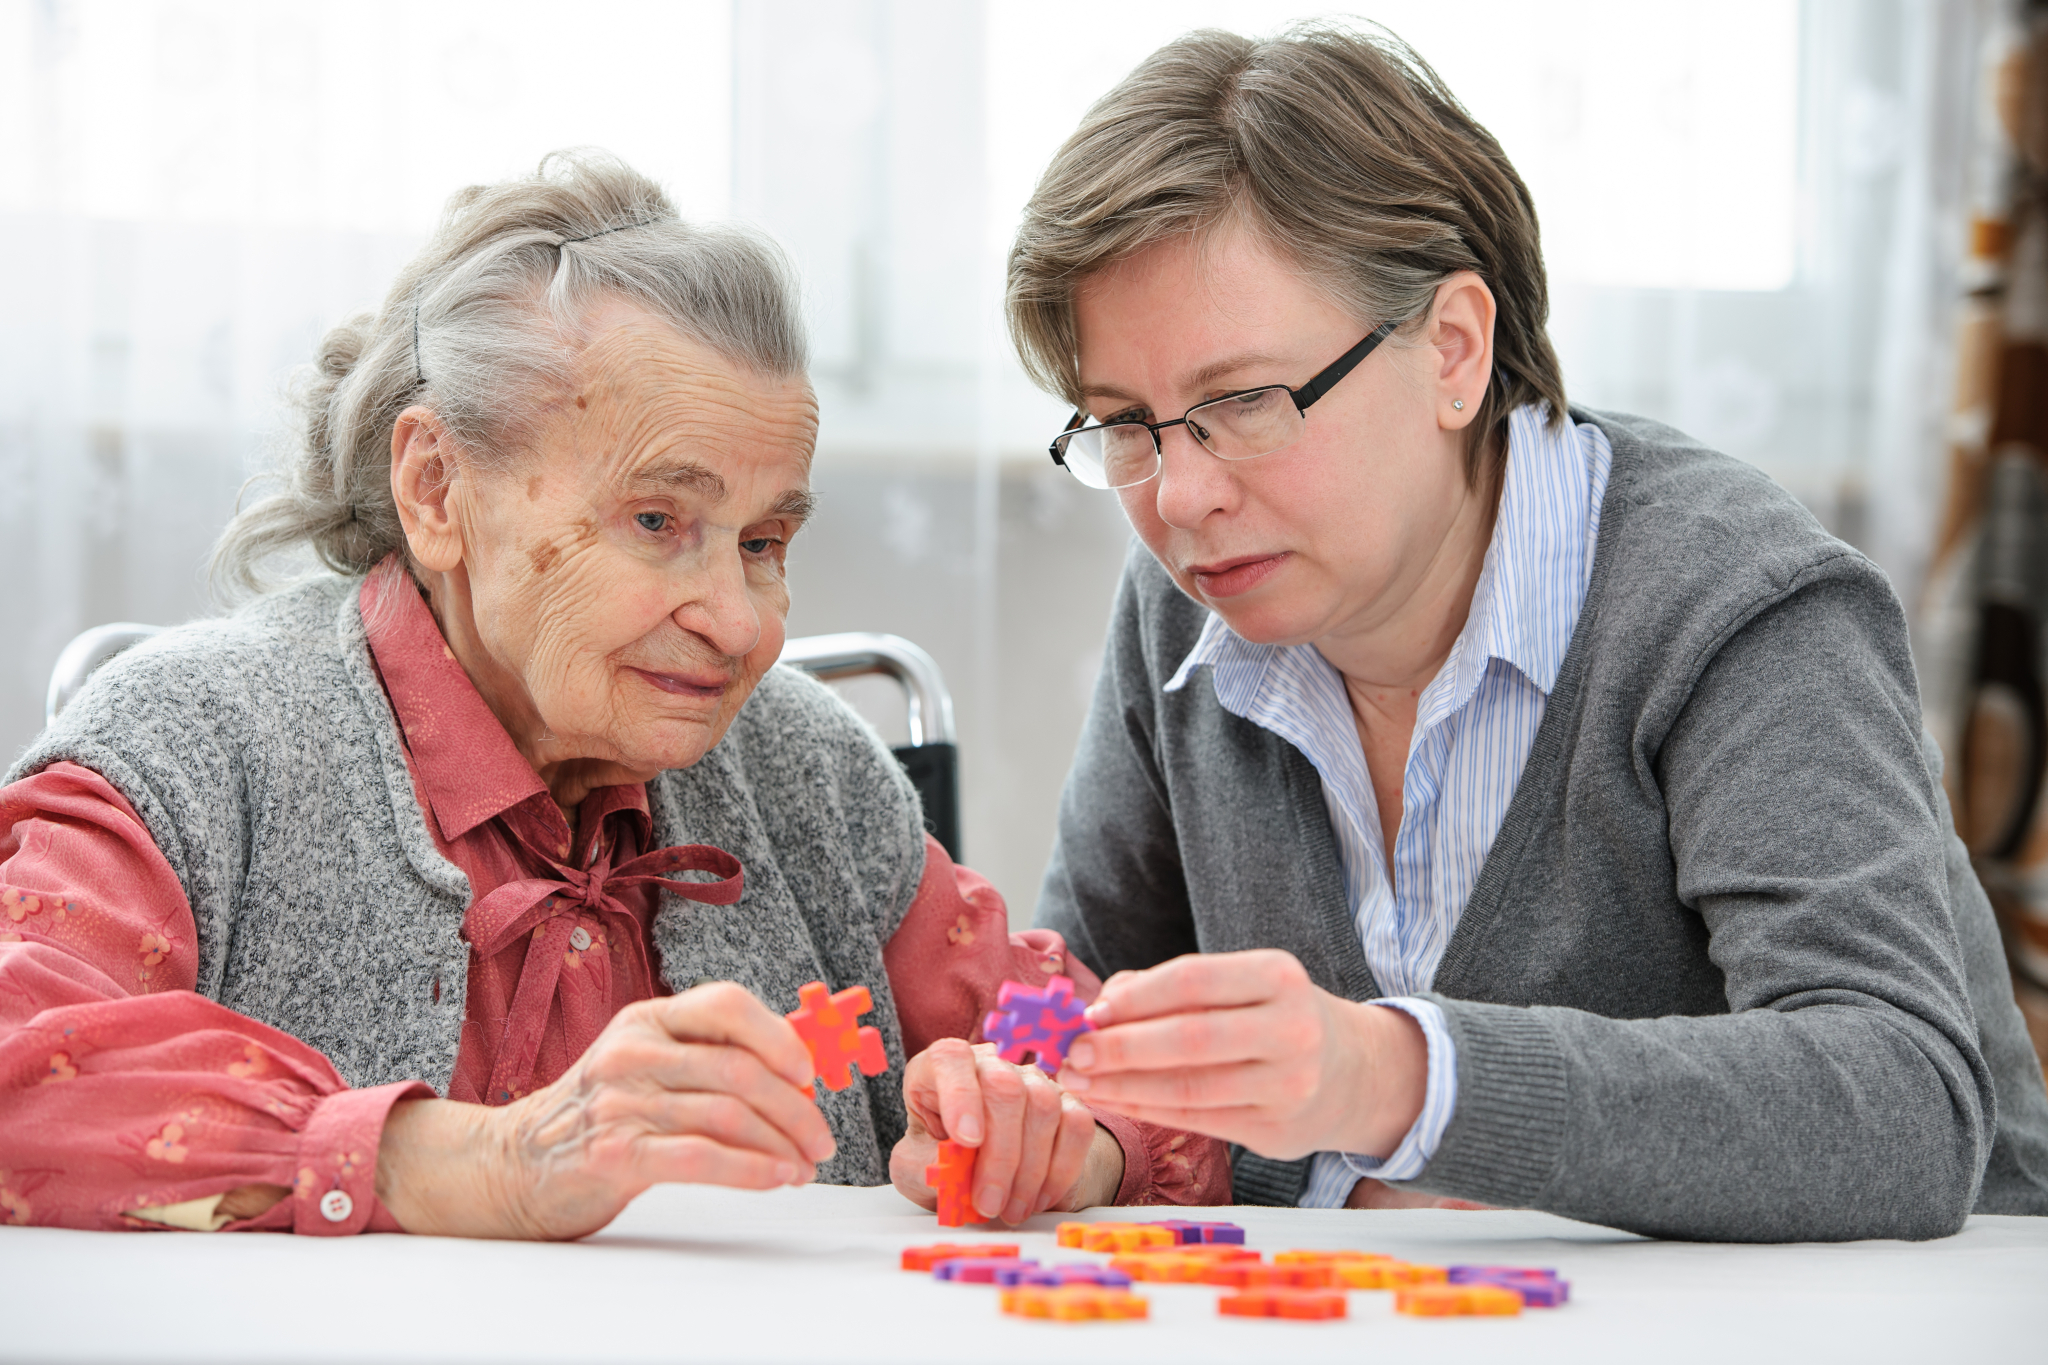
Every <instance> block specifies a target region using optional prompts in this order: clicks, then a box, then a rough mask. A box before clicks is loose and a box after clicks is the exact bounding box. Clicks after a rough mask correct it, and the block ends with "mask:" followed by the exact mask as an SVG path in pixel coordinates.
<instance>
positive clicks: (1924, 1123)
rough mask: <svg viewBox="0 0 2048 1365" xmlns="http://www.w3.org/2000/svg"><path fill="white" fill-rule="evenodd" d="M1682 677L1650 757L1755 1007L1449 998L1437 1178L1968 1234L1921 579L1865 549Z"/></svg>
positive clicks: (1621, 1204) (1820, 1236)
mask: <svg viewBox="0 0 2048 1365" xmlns="http://www.w3.org/2000/svg"><path fill="white" fill-rule="evenodd" d="M1678 676H1679V677H1681V678H1688V679H1690V680H1691V681H1690V690H1689V692H1687V693H1685V694H1684V695H1683V696H1681V697H1679V698H1678V699H1677V700H1676V701H1675V702H1674V703H1673V705H1674V707H1675V710H1674V711H1673V712H1672V715H1673V719H1672V720H1671V722H1670V725H1669V728H1668V730H1662V731H1661V732H1656V733H1650V732H1651V731H1652V730H1653V729H1654V727H1652V726H1650V725H1648V724H1647V723H1646V724H1645V726H1644V727H1642V728H1641V729H1639V731H1638V767H1637V771H1638V773H1639V775H1640V780H1641V781H1643V782H1644V783H1646V784H1649V783H1654V784H1655V787H1656V789H1657V790H1658V791H1659V792H1660V793H1661V799H1662V801H1663V803H1664V807H1665V809H1666V811H1667V813H1668V827H1669V834H1670V856H1671V859H1672V871H1673V877H1674V885H1675V888H1676V891H1677V895H1678V897H1679V899H1680V901H1681V902H1682V903H1683V904H1684V905H1685V906H1687V907H1688V908H1690V909H1691V910H1692V911H1693V912H1694V913H1696V914H1697V915H1698V916H1699V919H1700V922H1701V925H1702V928H1703V930H1704V933H1705V935H1706V939H1707V955H1708V957H1709V958H1710V959H1711V961H1712V962H1713V963H1714V964H1715V966H1717V967H1718V968H1719V969H1720V971H1721V972H1722V974H1723V976H1724V978H1725V982H1726V996H1727V1004H1728V1010H1729V1012H1728V1013H1727V1014H1723V1015H1710V1016H1705V1017H1689V1016H1668V1017H1663V1018H1652V1019H1615V1018H1606V1017H1603V1016H1600V1015H1597V1014H1593V1013H1590V1012H1587V1011H1583V1010H1577V1009H1570V1008H1562V1007H1517V1006H1510V1005H1501V1004H1485V1003H1478V1002H1473V1001H1460V1000H1452V999H1448V998H1445V997H1441V996H1433V997H1431V998H1432V999H1436V1000H1437V1001H1438V1003H1439V1004H1440V1006H1441V1007H1442V1009H1443V1011H1444V1014H1445V1018H1446V1020H1447V1022H1448V1024H1449V1027H1450V1031H1451V1034H1452V1036H1453V1038H1454V1039H1455V1041H1456V1045H1457V1054H1458V1098H1457V1113H1456V1116H1455V1117H1454V1118H1453V1119H1452V1121H1451V1123H1450V1125H1449V1127H1448V1128H1447V1130H1446V1132H1445V1135H1444V1140H1443V1143H1442V1145H1441V1147H1440V1148H1439V1149H1438V1151H1437V1154H1436V1156H1435V1158H1434V1159H1433V1160H1432V1161H1431V1162H1430V1163H1429V1165H1428V1166H1427V1167H1426V1168H1425V1170H1424V1171H1423V1173H1422V1175H1421V1177H1420V1178H1419V1179H1418V1180H1417V1181H1416V1184H1417V1185H1419V1186H1420V1187H1422V1188H1424V1189H1426V1190H1430V1191H1433V1192H1438V1193H1444V1194H1452V1195H1458V1196H1462V1197H1465V1198H1470V1199H1476V1200H1480V1201H1483V1202H1486V1203H1490V1204H1513V1205H1532V1206H1535V1207H1538V1208H1542V1209H1546V1210H1549V1211H1551V1212H1555V1213H1560V1214H1564V1215H1566V1216H1568V1217H1572V1218H1578V1219H1583V1220H1586V1221H1589V1222H1595V1223H1604V1224H1608V1225H1612V1226H1619V1227H1625V1228H1628V1229H1630V1230H1633V1231H1637V1232H1642V1233H1648V1234H1651V1235H1657V1236H1669V1237H1692V1238H1706V1239H1725V1240H1743V1241H1781V1240H1833V1239H1852V1238H1869V1237H1902V1238H1927V1237H1938V1236H1943V1235H1946V1234H1948V1233H1952V1232H1954V1231H1956V1230H1957V1228H1958V1227H1960V1226H1961V1224H1962V1221H1963V1219H1964V1217H1965V1216H1966V1215H1967V1214H1968V1213H1969V1211H1970V1207H1971V1204H1972V1201H1973V1200H1974V1198H1975V1196H1976V1190H1977V1185H1978V1181H1979V1178H1980V1176H1981V1175H1982V1172H1983V1170H1984V1164H1985V1159H1986V1155H1987V1153H1988V1151H1989V1150H1990V1147H1991V1142H1992V1133H1993V1127H1994V1104H1993V1092H1992V1082H1991V1076H1990V1073H1989V1071H1988V1069H1987V1067H1986V1065H1985V1062H1984V1058H1983V1057H1982V1055H1981V1054H1980V1051H1979V1048H1978V1042H1977V1030H1976V1026H1975V1022H1974V1019H1973V1016H1972V1013H1971V1008H1970V1003H1969V999H1968V997H1967V994H1966V990H1965V982H1964V970H1963V962H1962V958H1961V952H1960V949H1959V947H1958V943H1957V936H1956V929H1955V925H1954V922H1953V919H1952V918H1951V914H1950V909H1949V905H1948V899H1947V895H1948V893H1947V882H1946V869H1945V864H1944V853H1945V835H1946V833H1947V830H1946V828H1945V824H1946V821H1945V819H1944V818H1943V811H1942V810H1941V806H1940V801H1939V796H1938V793H1937V791H1936V789H1935V787H1934V783H1933V779H1932V777H1931V775H1930V773H1929V770H1928V767H1927V764H1926V762H1925V761H1924V759H1923V756H1922V753H1921V748H1920V734H1921V724H1920V713H1919V699H1918V694H1917V690H1916V687H1915V684H1914V680H1913V674H1912V661H1911V657H1910V654H1909V653H1908V651H1907V647H1906V633H1905V622H1904V619H1903V616H1902V614H1901V612H1900V610H1899V608H1898V604H1897V600H1896V598H1894V597H1893V596H1892V594H1891V593H1890V591H1889V589H1888V587H1887V586H1886V585H1885V584H1884V583H1883V580H1882V577H1881V576H1880V575H1879V574H1878V573H1877V571H1876V569H1875V568H1873V567H1871V566H1870V565H1869V564H1868V563H1867V562H1866V561H1863V560H1861V558H1860V557H1859V556H1853V555H1849V554H1846V553H1844V554H1841V555H1839V556H1837V557H1835V558H1833V559H1831V560H1827V561H1823V562H1821V563H1819V564H1816V565H1813V566H1811V567H1809V568H1808V569H1806V570H1805V571H1804V572H1803V573H1801V574H1799V575H1798V576H1797V577H1796V578H1794V579H1793V580H1792V581H1791V582H1789V583H1788V584H1787V585H1786V586H1785V587H1784V588H1783V590H1782V591H1781V592H1779V593H1778V594H1776V595H1774V596H1772V597H1770V598H1769V599H1768V600H1765V601H1763V602H1760V603H1758V604H1757V605H1756V606H1755V607H1754V608H1753V609H1752V610H1751V611H1749V612H1748V613H1747V614H1746V615H1745V616H1744V617H1743V618H1742V619H1738V620H1736V621H1735V622H1733V623H1732V624H1731V625H1730V627H1729V628H1728V629H1727V630H1726V631H1725V632H1724V633H1723V634H1722V636H1721V637H1720V639H1719V640H1717V641H1716V642H1714V644H1713V645H1712V646H1711V648H1710V650H1709V657H1707V658H1705V659H1703V660H1701V661H1700V662H1699V664H1698V666H1697V668H1696V670H1684V669H1680V670H1678ZM1641 704H1642V706H1643V714H1644V715H1645V716H1651V715H1653V714H1654V713H1655V711H1656V709H1657V707H1658V705H1659V704H1660V703H1659V700H1658V699H1657V698H1655V697H1652V698H1649V699H1646V700H1644V701H1643V702H1642V703H1641ZM1646 734H1647V735H1648V737H1647V738H1646V737H1645V736H1646ZM1610 852H1611V856H1616V857H1623V856H1629V853H1628V850H1626V849H1614V850H1611V851H1610Z"/></svg>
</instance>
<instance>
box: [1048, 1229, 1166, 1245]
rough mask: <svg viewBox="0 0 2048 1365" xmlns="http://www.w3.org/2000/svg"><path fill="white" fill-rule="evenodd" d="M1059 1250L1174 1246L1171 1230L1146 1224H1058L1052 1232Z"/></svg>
mask: <svg viewBox="0 0 2048 1365" xmlns="http://www.w3.org/2000/svg"><path fill="white" fill-rule="evenodd" d="M1053 1232H1054V1234H1055V1235H1056V1237H1057V1238H1058V1241H1059V1244H1060V1245H1061V1246H1063V1247H1079V1248H1080V1249H1081V1250H1082V1251H1137V1250H1140V1249H1141V1248H1144V1247H1171V1246H1176V1245H1178V1243H1177V1242H1175V1240H1174V1236H1173V1232H1172V1230H1171V1229H1168V1228H1162V1227H1155V1226H1153V1225H1152V1224H1150V1223H1061V1224H1060V1225H1059V1226H1058V1227H1056V1228H1054V1229H1053Z"/></svg>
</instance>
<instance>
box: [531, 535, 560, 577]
mask: <svg viewBox="0 0 2048 1365" xmlns="http://www.w3.org/2000/svg"><path fill="white" fill-rule="evenodd" d="M528 557H529V558H530V559H531V560H532V561H533V571H534V572H535V573H537V574H544V573H546V572H548V571H549V570H550V569H552V568H554V567H555V565H556V564H558V563H560V562H561V559H562V547H561V546H559V545H556V544H554V543H553V542H551V541H542V542H541V543H540V544H538V545H536V546H534V547H533V549H532V550H531V551H530V552H529V553H528Z"/></svg>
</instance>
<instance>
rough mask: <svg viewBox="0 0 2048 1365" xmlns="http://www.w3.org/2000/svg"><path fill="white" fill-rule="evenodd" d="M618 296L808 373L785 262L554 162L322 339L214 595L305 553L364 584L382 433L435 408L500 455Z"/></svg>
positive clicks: (739, 351)
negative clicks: (371, 310) (587, 325)
mask: <svg viewBox="0 0 2048 1365" xmlns="http://www.w3.org/2000/svg"><path fill="white" fill-rule="evenodd" d="M606 299H625V300H627V301H630V302H632V303H635V304H637V305H639V306H641V307H643V308H645V309H646V310H647V311H648V312H650V313H652V314H653V315H654V316H655V317H657V318H660V319H662V320H663V321H665V322H667V323H668V324H669V325H671V326H673V327H674V328H675V329H676V330H677V331H678V332H679V333H681V334H682V335H683V336H685V337H687V338H689V339H690V340H692V341H695V342H697V343H699V344H701V345H703V346H706V347H708V348H709V349H711V350H712V351H714V352H716V353H717V354H718V355H720V356H723V357H724V358H725V359H727V360H729V361H732V362H734V363H736V364H740V365H744V366H746V367H748V368H749V369H751V370H753V371H754V372H755V373H757V374H759V375H761V376H763V377H766V378H769V379H790V378H796V377H800V376H801V375H802V374H803V373H804V371H805V368H806V363H807V357H806V354H805V342H804V329H803V322H802V319H801V316H800V315H799V312H798V305H797V298H796V290H795V288H794V286H793V284H792V282H791V278H790V272H789V267H788V264H787V262H786V260H785V259H784V257H783V255H782V253H781V251H780V250H779V249H778V248H777V247H776V246H775V245H774V244H773V243H772V242H770V241H768V240H767V239H766V238H764V237H762V236H760V235H759V234H757V233H754V232H750V231H748V230H746V229H742V228H738V227H730V226H706V225H702V224H694V223H685V222H683V221H682V220H681V219H680V218H679V217H677V215H676V211H675V206H674V205H673V204H671V203H670V202H669V199H668V196H667V195H666V194H664V193H663V192H662V189H661V187H660V186H659V185H657V184H655V183H654V182H653V181H651V180H649V179H648V178H647V177H645V176H643V175H641V174H639V173H638V172H636V171H634V170H633V169H632V168H631V167H629V166H627V165H626V164H625V163H624V162H622V161H619V160H618V159H617V158H615V157H612V156H609V155H607V154H605V153H602V152H595V151H576V152H556V153H554V154H553V155H551V156H549V157H547V158H546V159H544V160H543V161H542V162H541V163H540V167H539V169H538V170H536V171H535V172H534V174H532V175H530V176H523V177H521V178H519V179H516V180H507V181H504V182H502V183H500V184H496V185H476V186H471V187H470V188H468V189H465V190H462V191H460V192H459V193H457V194H456V195H455V196H454V197H453V198H451V199H450V200H449V201H448V207H447V210H446V211H445V212H444V213H443V215H442V218H441V224H440V226H439V228H438V229H437V230H436V231H435V233H434V235H433V237H432V239H431V240H430V241H428V243H427V245H426V248H425V249H424V250H422V251H421V252H420V254H419V255H418V256H417V257H415V258H414V259H413V261H412V262H411V264H409V265H407V266H406V267H405V269H404V270H402V271H400V272H399V275H398V279H397V280H396V281H395V282H394V283H393V284H392V286H391V292H390V294H389V295H387V296H386V298H385V300H384V306H383V308H382V309H381V310H379V311H378V312H377V313H376V314H375V315H374V316H373V315H371V314H368V313H365V314H362V315H360V316H357V317H354V318H351V319H349V320H348V321H347V322H344V323H342V324H341V325H340V326H338V327H336V328H334V329H333V330H332V331H330V332H329V333H328V334H327V335H326V337H325V338H323V339H322V341H321V343H320V350H319V355H318V357H317V358H316V359H315V360H314V362H313V364H312V365H311V366H310V367H308V368H307V369H306V370H305V371H303V372H302V373H301V375H300V377H299V379H298V382H297V385H296V392H295V394H294V404H295V406H296V408H297V410H298V413H299V416H300V420H301V423H302V430H301V432H300V440H299V442H298V448H297V449H296V450H294V451H292V452H291V453H289V454H288V455H287V456H286V457H285V458H284V459H283V460H282V461H281V462H280V463H281V468H279V469H278V470H277V471H276V472H275V475H274V477H275V478H276V479H277V481H278V482H280V483H282V484H283V489H282V491H280V492H277V493H275V494H273V495H271V496H269V497H266V498H264V499H263V500H262V501H260V502H257V503H255V504H253V505H252V506H250V507H248V508H246V509H243V510H241V511H239V512H238V513H237V514H236V516H235V518H234V519H233V520H232V521H230V522H229V523H228V526H227V529H226V530H225V531H223V532H222V533H221V537H220V540H219V542H218V543H217V544H216V545H215V546H214V550H213V560H212V565H211V573H212V579H213V583H214V586H215V591H216V593H217V594H218V595H219V596H221V597H223V598H231V597H235V596H240V595H242V594H244V593H247V592H260V591H262V590H263V589H264V588H265V587H267V586H268V582H267V575H266V573H265V567H266V564H267V562H268V561H270V560H271V559H272V558H273V557H274V556H277V555H280V554H288V553H290V552H293V551H303V550H306V549H310V550H311V551H312V552H313V554H314V555H315V556H317V557H318V559H319V560H320V562H321V563H323V564H325V565H326V566H327V567H328V568H330V569H333V570H335V571H336V572H338V573H345V574H360V573H365V572H367V571H368V570H369V569H371V568H372V567H374V566H375V565H376V564H377V563H378V562H379V561H381V560H382V559H384V558H385V556H387V555H389V554H391V553H392V552H393V551H403V550H404V548H405V536H404V532H403V529H402V528H401V526H400V524H399V520H398V509H397V506H396V505H395V504H394V502H393V501H392V496H391V433H392V429H393V427H394V426H395V425H396V424H397V421H398V417H399V415H400V414H401V413H403V412H404V411H405V410H406V409H407V408H409V407H412V406H414V405H419V406H422V407H425V408H427V409H429V410H431V411H432V412H433V413H434V415H435V416H436V417H437V418H438V419H439V420H440V422H441V424H442V425H443V427H445V428H446V429H447V431H448V432H449V433H450V434H451V435H452V436H453V437H454V438H455V441H456V444H457V447H458V449H459V451H460V452H461V453H462V454H463V455H464V456H465V457H467V458H470V459H473V460H475V461H477V462H478V463H479V464H483V465H491V464H496V463H502V462H503V461H504V460H505V459H507V458H508V457H510V456H511V455H512V454H514V453H516V452H517V451H518V450H519V449H521V447H522V443H523V442H524V440H525V439H526V437H527V436H528V435H529V433H530V431H531V428H532V425H533V422H534V419H535V418H536V417H537V415H538V413H539V411H540V407H541V403H542V401H543V399H544V397H545V395H547V394H548V393H549V392H550V391H556V392H559V390H560V388H561V387H562V386H563V385H564V384H566V383H567V381H568V379H569V374H570V370H571V367H572V365H573V363H574V359H575V353H576V349H577V343H578V340H579V338H580V332H581V324H582V321H583V319H584V318H585V317H586V316H587V315H588V314H589V312H590V311H591V309H592V308H593V306H595V305H597V304H599V303H601V302H603V301H604V300H606Z"/></svg>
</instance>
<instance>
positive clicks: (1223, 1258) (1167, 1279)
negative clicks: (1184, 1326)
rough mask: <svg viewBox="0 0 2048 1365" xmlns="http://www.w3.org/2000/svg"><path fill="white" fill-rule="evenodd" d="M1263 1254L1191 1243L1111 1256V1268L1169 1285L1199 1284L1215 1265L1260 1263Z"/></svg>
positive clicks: (1238, 1248)
mask: <svg viewBox="0 0 2048 1365" xmlns="http://www.w3.org/2000/svg"><path fill="white" fill-rule="evenodd" d="M1258 1260H1259V1253H1258V1252H1256V1251H1247V1250H1245V1249H1244V1248H1243V1247H1241V1246H1230V1245H1228V1244H1223V1243H1218V1244H1213V1245H1212V1244H1208V1243H1196V1242H1189V1243H1185V1244H1183V1245H1181V1246H1177V1247H1166V1248H1157V1249H1155V1248H1151V1247H1147V1248H1146V1249H1144V1250H1142V1251H1127V1252H1125V1253H1124V1254H1122V1255H1121V1256H1115V1257H1112V1258H1111V1259H1110V1262H1109V1268H1110V1269H1111V1270H1121V1271H1122V1272H1123V1273H1124V1274H1126V1275H1128V1276H1130V1277H1131V1278H1132V1279H1134V1280H1150V1281H1154V1282H1157V1283H1165V1284H1194V1283H1199V1282H1200V1280H1201V1278H1202V1275H1203V1273H1204V1272H1205V1271H1207V1270H1208V1269H1209V1267H1210V1266H1213V1265H1222V1264H1225V1263H1234V1262H1239V1261H1243V1262H1247V1263H1250V1264H1254V1265H1255V1264H1257V1263H1258Z"/></svg>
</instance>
